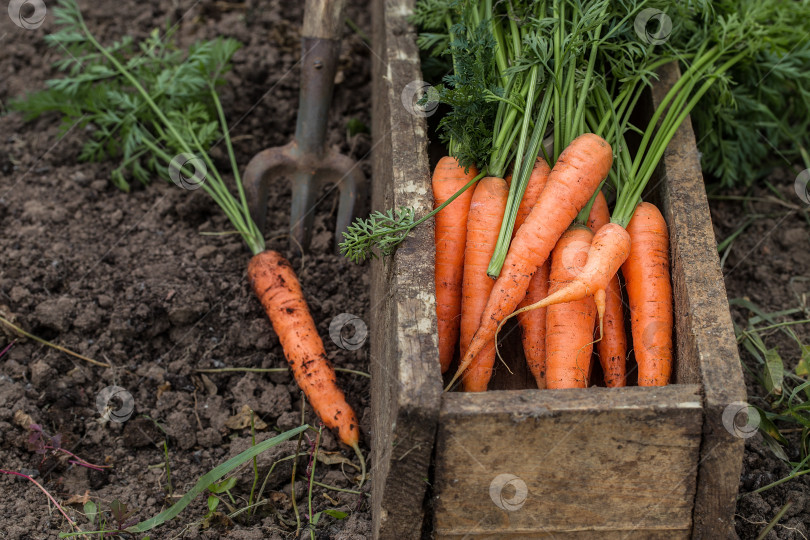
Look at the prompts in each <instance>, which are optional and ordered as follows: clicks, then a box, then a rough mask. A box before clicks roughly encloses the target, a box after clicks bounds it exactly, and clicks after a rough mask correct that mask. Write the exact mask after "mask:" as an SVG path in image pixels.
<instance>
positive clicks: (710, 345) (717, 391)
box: [652, 64, 746, 539]
mask: <svg viewBox="0 0 810 540" xmlns="http://www.w3.org/2000/svg"><path fill="white" fill-rule="evenodd" d="M660 76H661V81H660V84H659V85H656V86H655V87H654V88H653V91H652V98H653V103H654V104H655V103H660V101H661V100H662V99H663V97H664V95H665V93H666V89H667V88H670V87H671V86H672V85H673V84H674V83H675V81H676V80H677V79H678V77H679V76H680V72H679V70H678V68H677V66H676V65H674V64H672V65H669V66H666V67H665V68H664V69H662V70H661V72H660ZM661 173H662V174H661V177H662V178H663V180H664V181H663V182H662V183H661V185H660V195H661V205H662V211H663V213H664V217H665V218H666V220H667V223H668V224H669V229H670V230H669V233H670V239H671V256H672V261H673V285H674V291H675V293H674V294H675V300H676V304H677V306H676V317H677V320H676V334H677V348H678V350H679V351H682V353H681V354H679V356H681V355H682V354H686V355H689V356H694V357H695V358H697V359H699V362H697V363H696V364H693V365H690V364H684V365H679V366H677V367H676V380H678V381H682V382H699V383H700V384H701V386H702V388H703V393H704V406H705V418H704V426H703V446H702V448H701V454H700V467H699V470H698V490H697V496H696V498H695V512H694V522H695V525H694V534H693V538H696V539H697V538H707V539H709V538H711V539H715V538H728V537H732V536H733V535H734V520H733V516H734V508H735V504H736V496H737V487H738V484H739V479H740V473H741V472H742V457H743V450H744V441H743V439H740V438H737V437H735V436H733V435H732V434H731V433H730V432H729V431H728V430H727V429H726V428H725V427H724V426H723V421H722V416H723V411H724V410H725V408H726V407H727V406H728V405H729V404H730V403H733V402H739V401H744V400H745V399H746V391H745V383H744V382H743V377H742V369H741V367H740V358H739V355H738V351H737V344H736V340H735V339H734V331H733V328H732V324H731V316H730V314H729V310H728V303H727V302H726V289H725V285H724V283H723V275H722V273H721V271H720V261H719V259H718V256H717V246H716V243H715V239H714V231H713V229H712V223H711V214H710V213H709V204H708V201H707V199H706V191H705V187H704V184H703V175H702V173H701V168H700V158H699V157H698V153H697V146H696V144H695V135H694V132H693V131H692V124H691V121H690V120H689V119H688V118H687V120H686V121H685V122H684V124H683V125H682V126H681V128H680V129H679V130H678V132H677V133H676V134H675V137H674V139H673V140H672V142H671V143H670V144H669V147H668V148H667V151H666V153H665V154H664V159H663V164H662V167H661Z"/></svg>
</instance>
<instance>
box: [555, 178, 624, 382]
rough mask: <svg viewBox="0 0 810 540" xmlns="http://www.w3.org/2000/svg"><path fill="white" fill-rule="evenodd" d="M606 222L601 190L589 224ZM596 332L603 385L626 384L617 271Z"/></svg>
mask: <svg viewBox="0 0 810 540" xmlns="http://www.w3.org/2000/svg"><path fill="white" fill-rule="evenodd" d="M608 223H610V211H609V210H608V205H607V201H606V200H605V196H604V195H602V192H601V191H600V192H599V193H597V195H596V199H595V200H594V203H593V206H592V207H591V213H590V215H589V216H588V226H589V227H590V228H591V230H592V231H593V232H596V231H598V230H599V229H601V228H602V227H603V226H605V225H607V224H608ZM541 309H542V308H541ZM595 334H596V339H597V343H596V347H597V350H598V351H599V363H600V364H602V371H603V372H604V375H605V385H606V386H607V387H608V388H615V387H620V386H626V385H627V376H626V372H627V368H626V363H627V334H626V332H625V328H624V305H623V304H622V290H621V285H620V284H619V275H618V274H616V275H614V276H613V277H612V278H611V279H610V282H609V283H608V286H607V289H606V290H605V316H604V319H603V324H602V327H601V328H600V327H599V325H597V327H596V332H595Z"/></svg>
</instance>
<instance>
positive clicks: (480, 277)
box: [461, 177, 509, 392]
mask: <svg viewBox="0 0 810 540" xmlns="http://www.w3.org/2000/svg"><path fill="white" fill-rule="evenodd" d="M508 197H509V187H508V186H507V184H506V181H505V180H504V179H502V178H495V177H487V178H484V179H483V180H480V181H479V182H478V185H477V186H476V188H475V193H474V194H473V197H472V203H471V204H470V213H469V217H468V218H467V245H466V249H465V251H464V281H463V285H462V299H461V354H464V351H466V350H467V346H468V345H469V343H470V340H472V337H473V335H474V334H475V331H476V330H477V329H478V324H479V323H480V321H481V313H482V312H483V311H484V306H486V303H487V299H488V298H489V293H490V292H491V291H492V287H493V285H495V282H494V281H493V280H492V279H491V278H490V277H489V276H487V266H488V265H489V260H490V259H491V258H492V253H493V251H495V244H496V242H497V241H498V233H499V229H500V223H501V220H502V219H503V213H504V209H505V208H506V199H507V198H508ZM494 363H495V344H494V342H493V343H492V344H490V346H488V347H485V348H484V350H483V351H481V353H480V354H478V356H476V357H475V360H473V362H472V363H471V364H470V367H469V368H468V369H467V371H466V372H465V373H464V375H463V376H462V384H463V386H464V390H465V391H467V392H483V391H485V390H486V389H487V385H488V384H489V379H490V378H491V377H492V366H493V364H494Z"/></svg>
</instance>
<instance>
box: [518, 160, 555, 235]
mask: <svg viewBox="0 0 810 540" xmlns="http://www.w3.org/2000/svg"><path fill="white" fill-rule="evenodd" d="M550 173H551V168H550V167H549V166H548V163H546V160H545V159H543V158H541V157H538V158H537V161H535V162H534V168H533V169H532V174H531V175H529V182H528V183H527V184H526V191H524V192H523V198H522V199H521V200H520V206H519V207H518V210H517V215H516V216H515V228H514V229H512V238H514V237H515V235H516V234H517V232H518V229H520V226H521V225H523V222H524V221H526V218H527V217H529V213H531V211H532V207H533V206H534V204H535V203H536V202H537V198H538V197H540V194H541V193H542V192H543V189H544V188H545V187H546V181H547V180H548V175H549V174H550Z"/></svg>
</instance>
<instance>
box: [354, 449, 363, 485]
mask: <svg viewBox="0 0 810 540" xmlns="http://www.w3.org/2000/svg"><path fill="white" fill-rule="evenodd" d="M352 449H354V453H355V454H357V459H359V460H360V486H359V487H363V484H364V483H365V482H366V458H365V457H363V452H361V451H360V445H359V444H358V443H354V444H353V445H352Z"/></svg>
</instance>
